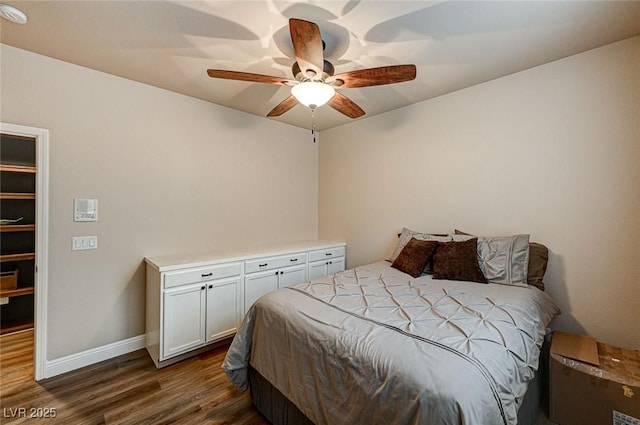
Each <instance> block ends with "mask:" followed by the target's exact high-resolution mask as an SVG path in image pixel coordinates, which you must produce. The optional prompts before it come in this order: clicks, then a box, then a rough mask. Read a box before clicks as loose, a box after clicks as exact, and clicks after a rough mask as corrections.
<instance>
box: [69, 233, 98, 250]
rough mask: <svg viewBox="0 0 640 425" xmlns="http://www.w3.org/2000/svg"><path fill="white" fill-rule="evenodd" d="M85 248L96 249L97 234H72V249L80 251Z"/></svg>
mask: <svg viewBox="0 0 640 425" xmlns="http://www.w3.org/2000/svg"><path fill="white" fill-rule="evenodd" d="M85 249H98V237H97V236H74V237H73V238H72V241H71V250H72V251H82V250H85Z"/></svg>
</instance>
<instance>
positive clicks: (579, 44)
mask: <svg viewBox="0 0 640 425" xmlns="http://www.w3.org/2000/svg"><path fill="white" fill-rule="evenodd" d="M3 3H5V4H9V5H13V6H16V7H19V8H20V9H21V10H23V11H24V12H25V13H26V14H27V15H28V17H29V21H28V23H27V24H26V25H18V24H14V23H10V22H8V21H4V20H2V23H1V24H0V37H1V38H0V40H1V41H2V43H4V44H8V45H11V46H15V47H19V48H22V49H25V50H29V51H33V52H36V53H40V54H43V55H46V56H50V57H53V58H56V59H61V60H64V61H67V62H71V63H75V64H78V65H82V66H86V67H88V68H92V69H96V70H100V71H104V72H107V73H110V74H114V75H118V76H121V77H124V78H128V79H131V80H135V81H139V82H142V83H146V84H150V85H153V86H157V87H161V88H164V89H167V90H171V91H174V92H178V93H183V94H185V95H188V96H193V97H196V98H200V99H204V100H207V101H210V102H213V103H216V104H219V105H224V106H228V107H230V108H234V109H238V110H241V111H245V112H248V113H251V114H255V115H259V116H265V115H266V114H267V113H268V112H269V111H270V110H271V109H272V108H273V107H274V106H275V105H277V104H278V103H280V101H282V100H283V99H284V98H285V97H287V96H288V95H289V89H288V88H286V87H282V86H273V85H266V84H258V83H247V82H236V81H229V80H219V79H211V78H209V77H208V76H207V74H206V70H207V69H208V68H220V69H229V70H235V71H245V72H253V73H259V74H267V75H275V76H282V77H286V78H291V77H292V75H291V70H290V67H291V64H292V63H293V62H294V59H293V49H292V47H291V40H290V39H289V30H288V19H289V18H293V17H295V18H301V19H305V20H309V21H312V22H316V23H317V24H318V25H319V26H320V31H321V33H322V37H323V39H324V40H325V41H326V44H327V47H326V50H325V57H326V58H327V59H328V60H330V61H331V62H332V63H333V64H334V65H335V68H336V74H338V73H341V72H346V71H350V70H354V69H359V68H370V67H378V66H385V65H395V64H405V63H414V64H416V66H417V78H416V80H415V81H411V82H406V83H400V84H394V85H388V86H378V87H367V88H361V89H345V90H344V91H342V93H343V94H345V95H346V96H348V97H349V98H351V99H352V100H353V101H355V102H356V103H357V104H359V105H360V106H361V107H362V108H363V109H364V110H365V111H366V113H367V114H366V115H365V117H364V118H366V117H370V116H373V115H376V114H380V113H382V112H386V111H389V110H392V109H396V108H400V107H403V106H406V105H409V104H412V103H416V102H420V101H423V100H426V99H429V98H432V97H435V96H439V95H442V94H445V93H449V92H452V91H455V90H459V89H462V88H464V87H469V86H472V85H475V84H478V83H482V82H485V81H489V80H492V79H495V78H499V77H502V76H505V75H508V74H512V73H514V72H518V71H521V70H524V69H527V68H531V67H534V66H537V65H541V64H544V63H547V62H550V61H554V60H557V59H560V58H563V57H567V56H570V55H573V54H576V53H580V52H583V51H586V50H589V49H593V48H596V47H599V46H603V45H605V44H609V43H612V42H615V41H619V40H623V39H625V38H629V37H632V36H636V35H640V1H620V2H616V1H495V2H494V1H466V2H460V1H416V0H413V1H404V2H403V1H379V0H350V1H319V0H318V1H305V2H291V1H273V0H265V1H237V0H236V1H217V0H215V1H212V0H209V1H100V0H91V1H53V0H48V1H15V0H8V1H3ZM315 115H316V117H315V118H316V122H317V128H318V129H319V130H322V129H327V128H331V127H334V126H337V125H341V124H345V123H347V122H350V121H351V119H349V118H347V117H344V116H343V115H341V114H340V113H338V112H336V111H334V110H333V109H331V108H330V107H328V106H325V107H322V108H319V109H318V110H317V111H316V114H315ZM265 119H274V118H265ZM275 119H276V120H278V121H282V122H285V123H288V124H292V125H295V126H300V127H305V128H309V127H310V125H311V113H310V111H309V109H307V108H305V107H304V106H302V105H298V106H296V107H295V108H293V109H292V110H290V111H289V112H287V113H285V114H284V115H282V116H281V117H278V118H275ZM361 119H362V118H361Z"/></svg>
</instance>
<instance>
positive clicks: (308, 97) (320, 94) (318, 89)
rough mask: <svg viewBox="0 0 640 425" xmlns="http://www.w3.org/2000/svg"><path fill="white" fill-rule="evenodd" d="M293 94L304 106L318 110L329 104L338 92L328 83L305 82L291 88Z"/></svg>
mask: <svg viewBox="0 0 640 425" xmlns="http://www.w3.org/2000/svg"><path fill="white" fill-rule="evenodd" d="M291 94H292V95H293V96H294V97H295V98H296V99H297V100H298V102H300V103H302V104H303V105H304V106H307V107H309V108H311V109H316V108H319V107H320V106H322V105H324V104H325V103H327V102H328V101H329V100H330V99H331V98H332V97H333V95H334V94H336V91H335V90H334V88H333V87H331V86H330V85H328V84H326V83H320V82H317V81H305V82H303V83H300V84H296V85H295V86H293V87H291Z"/></svg>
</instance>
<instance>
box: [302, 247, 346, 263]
mask: <svg viewBox="0 0 640 425" xmlns="http://www.w3.org/2000/svg"><path fill="white" fill-rule="evenodd" d="M344 252H345V250H344V247H343V246H341V247H337V248H327V249H320V250H318V251H312V252H310V253H309V262H312V261H320V260H326V259H329V258H334V257H344Z"/></svg>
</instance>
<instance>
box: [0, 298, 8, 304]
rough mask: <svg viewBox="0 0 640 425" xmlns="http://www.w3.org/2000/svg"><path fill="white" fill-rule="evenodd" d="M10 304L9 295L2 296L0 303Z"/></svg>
mask: <svg viewBox="0 0 640 425" xmlns="http://www.w3.org/2000/svg"><path fill="white" fill-rule="evenodd" d="M6 304H9V297H5V298H0V305H6Z"/></svg>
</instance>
